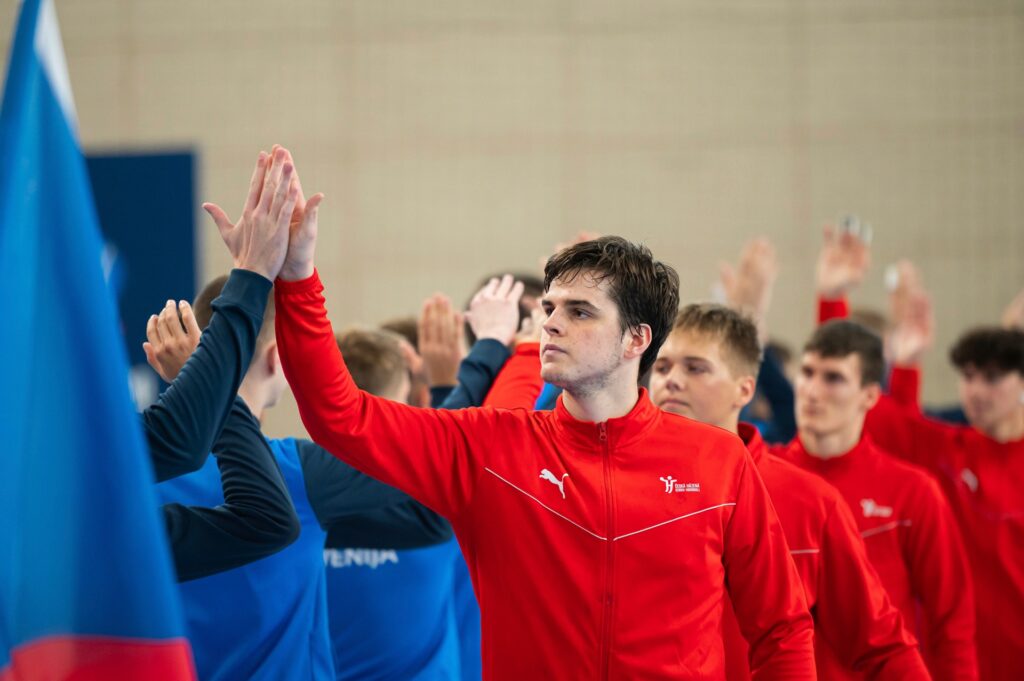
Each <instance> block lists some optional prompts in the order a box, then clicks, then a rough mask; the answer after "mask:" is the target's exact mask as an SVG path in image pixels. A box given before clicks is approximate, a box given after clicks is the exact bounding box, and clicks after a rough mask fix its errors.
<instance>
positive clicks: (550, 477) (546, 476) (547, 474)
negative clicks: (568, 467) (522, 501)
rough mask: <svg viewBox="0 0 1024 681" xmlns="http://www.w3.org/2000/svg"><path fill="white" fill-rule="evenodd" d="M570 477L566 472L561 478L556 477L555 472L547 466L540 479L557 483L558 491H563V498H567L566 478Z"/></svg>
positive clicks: (553, 483)
mask: <svg viewBox="0 0 1024 681" xmlns="http://www.w3.org/2000/svg"><path fill="white" fill-rule="evenodd" d="M568 477H569V474H568V473H566V474H565V475H563V476H562V479H561V480H559V479H558V478H556V477H555V474H554V473H552V472H551V471H549V470H548V469H547V468H545V469H544V470H542V471H541V472H540V479H541V480H547V481H548V482H550V483H551V484H552V485H555V486H556V487H558V491H559V492H561V493H562V498H563V499H564V498H565V479H566V478H568Z"/></svg>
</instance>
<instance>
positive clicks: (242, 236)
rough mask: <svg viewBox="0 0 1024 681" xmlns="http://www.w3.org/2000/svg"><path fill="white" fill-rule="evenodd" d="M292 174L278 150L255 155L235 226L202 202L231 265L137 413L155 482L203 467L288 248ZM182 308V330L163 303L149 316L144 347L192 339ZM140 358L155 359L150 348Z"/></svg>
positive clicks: (186, 310) (171, 309) (188, 312)
mask: <svg viewBox="0 0 1024 681" xmlns="http://www.w3.org/2000/svg"><path fill="white" fill-rule="evenodd" d="M291 175H292V168H291V165H290V164H289V163H287V162H286V160H285V157H284V156H283V155H280V154H275V155H274V158H273V159H269V158H268V157H267V155H266V154H264V153H262V152H261V153H260V156H259V158H258V159H257V162H256V169H255V170H254V171H253V175H252V179H251V181H250V185H249V196H248V198H247V200H246V203H245V206H244V208H243V212H242V218H241V219H239V221H238V222H237V223H236V224H234V225H232V224H231V223H230V221H228V220H227V217H226V216H225V215H224V212H223V211H222V210H220V209H219V208H217V207H216V206H213V205H212V204H205V205H204V207H205V208H206V209H207V210H208V211H209V212H210V213H211V215H213V216H214V219H215V220H216V222H217V226H218V228H219V229H220V233H221V236H222V237H223V239H224V242H225V243H226V244H227V246H228V250H229V251H230V252H231V257H232V260H233V261H234V267H235V268H234V269H233V270H232V272H231V276H230V277H229V278H228V282H227V284H225V286H224V291H223V293H222V294H221V296H220V297H219V298H218V299H217V300H215V301H214V303H213V309H214V314H213V318H212V319H211V321H210V325H209V327H208V328H207V330H206V332H205V333H203V334H202V337H201V339H200V340H199V347H198V348H197V349H196V351H195V353H193V354H192V356H191V357H190V358H189V360H188V362H187V363H186V365H185V367H184V368H183V369H182V370H181V372H180V374H179V375H178V376H177V378H175V379H174V382H173V383H172V384H171V386H170V387H169V388H168V389H167V390H166V391H164V393H163V395H161V397H160V399H159V400H158V401H157V403H156V404H155V405H153V406H152V407H150V408H148V409H147V410H146V411H145V412H143V414H142V419H143V425H144V430H145V433H146V438H147V440H148V442H149V447H150V453H151V456H152V459H153V467H154V469H155V472H156V478H157V480H158V481H160V480H167V479H169V478H173V477H176V476H178V475H183V474H185V473H190V472H192V471H195V470H198V469H199V468H201V467H202V465H203V462H204V461H205V460H206V456H207V454H208V453H209V452H210V448H211V447H212V446H213V443H214V441H215V440H216V438H217V435H218V433H220V430H221V428H222V427H223V425H224V422H225V420H226V419H227V415H228V412H229V410H230V409H231V402H232V400H233V399H234V396H235V394H236V393H237V392H238V386H239V384H240V383H241V381H242V377H243V376H244V375H245V372H246V371H247V370H248V368H249V362H250V361H251V360H252V353H253V349H254V347H255V344H256V336H257V334H258V333H259V329H260V325H261V324H262V322H263V311H264V309H265V307H266V302H267V296H268V295H269V293H270V286H271V281H272V280H273V278H274V277H276V276H277V272H278V270H280V268H281V264H282V262H283V261H284V255H285V252H286V250H287V239H288V228H287V226H288V221H289V219H290V218H291V214H292V210H293V208H294V203H295V193H294V191H293V189H292V188H291V184H290V178H291ZM181 311H182V316H183V318H184V320H185V323H186V326H187V327H188V329H186V328H185V327H182V325H181V323H180V322H179V321H178V314H177V310H176V309H175V308H174V307H173V306H172V305H171V304H170V303H169V304H168V307H166V308H165V309H164V311H163V312H161V314H160V316H159V318H158V319H157V320H153V319H151V320H150V326H151V333H155V334H157V336H156V337H155V338H154V337H153V336H152V335H151V337H150V339H149V341H150V344H152V342H153V341H154V340H156V339H163V340H164V341H166V342H168V343H194V342H195V335H196V328H195V324H194V318H192V319H191V323H190V317H191V310H190V309H189V308H187V306H182V307H181ZM165 335H166V338H164V336H165ZM146 355H147V357H148V358H151V361H152V360H156V359H157V357H156V356H155V355H154V352H153V348H152V347H150V348H149V349H148V350H147V352H146ZM157 366H158V370H159V371H161V373H165V370H163V369H162V368H161V367H159V363H158V364H157Z"/></svg>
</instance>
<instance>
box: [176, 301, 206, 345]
mask: <svg viewBox="0 0 1024 681" xmlns="http://www.w3.org/2000/svg"><path fill="white" fill-rule="evenodd" d="M178 311H179V312H180V313H181V322H182V324H183V325H184V326H185V333H186V334H188V335H189V336H193V337H195V338H198V337H199V336H200V335H201V334H202V329H200V328H199V322H197V321H196V313H195V312H194V311H193V310H192V306H191V305H189V304H188V301H187V300H183V301H181V302H180V303H178Z"/></svg>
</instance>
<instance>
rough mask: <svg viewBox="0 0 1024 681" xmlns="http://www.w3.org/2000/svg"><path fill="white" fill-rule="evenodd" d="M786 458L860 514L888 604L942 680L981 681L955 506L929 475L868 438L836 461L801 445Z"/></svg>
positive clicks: (789, 450) (793, 444) (794, 445)
mask: <svg viewBox="0 0 1024 681" xmlns="http://www.w3.org/2000/svg"><path fill="white" fill-rule="evenodd" d="M779 454H780V455H781V456H782V457H784V458H785V459H787V460H788V461H791V462H793V463H795V464H797V465H798V466H800V467H802V468H805V469H807V470H809V471H812V472H814V473H817V474H818V475H820V476H822V477H823V478H825V480H827V481H828V482H830V483H832V484H833V485H834V486H835V487H836V489H838V490H839V492H840V493H841V494H842V495H843V498H844V499H846V502H847V503H848V504H849V505H850V508H852V509H853V511H854V517H855V518H856V519H857V526H858V527H859V528H860V532H861V536H862V537H863V538H864V543H865V545H866V546H867V548H868V556H869V557H870V558H871V562H872V563H873V564H874V566H875V569H876V570H877V571H878V575H879V576H880V577H881V578H882V583H883V584H885V588H886V590H887V591H888V592H889V598H891V599H892V602H893V603H894V604H895V605H896V607H898V608H899V609H900V612H901V613H902V614H903V619H904V621H905V622H907V623H916V622H920V624H919V625H918V626H917V627H915V633H917V635H918V638H920V639H921V641H922V643H923V647H924V652H925V654H924V658H925V661H926V662H927V663H928V669H929V670H930V671H931V674H932V677H933V678H935V679H976V678H977V658H976V656H975V647H974V596H973V589H972V585H971V580H970V571H969V569H968V567H967V561H966V559H965V556H964V548H963V543H962V542H961V540H960V532H959V531H958V530H957V527H956V521H955V520H954V519H953V514H952V512H951V511H950V508H949V504H948V503H947V502H946V500H945V499H944V498H943V496H942V492H941V491H940V490H939V486H938V485H937V484H936V482H935V481H934V480H933V479H932V477H931V476H930V475H929V474H928V473H927V472H925V471H924V470H921V469H919V468H917V467H916V466H911V465H910V464H906V463H903V462H902V461H898V460H897V459H895V458H894V457H892V456H889V455H888V454H885V453H884V452H882V451H881V450H880V449H878V448H877V447H875V445H874V444H872V442H871V439H870V438H869V437H868V436H867V435H865V436H863V437H862V438H861V441H860V442H859V443H858V444H857V446H855V447H854V448H853V449H852V450H850V451H849V452H847V453H846V454H844V455H842V456H839V457H835V458H832V459H819V458H817V457H814V456H811V455H810V454H808V453H807V451H806V450H805V449H804V447H803V445H802V444H801V442H800V439H799V438H797V439H796V440H793V442H791V443H790V444H789V445H788V446H787V447H785V448H784V449H780V450H779Z"/></svg>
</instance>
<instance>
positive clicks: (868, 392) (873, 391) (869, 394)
mask: <svg viewBox="0 0 1024 681" xmlns="http://www.w3.org/2000/svg"><path fill="white" fill-rule="evenodd" d="M863 391H864V400H865V402H864V404H865V409H864V411H865V412H867V411H870V410H871V409H872V408H873V407H874V406H875V405H876V404H878V400H879V399H881V397H882V386H881V384H879V383H872V384H870V385H866V386H864V388H863Z"/></svg>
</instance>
